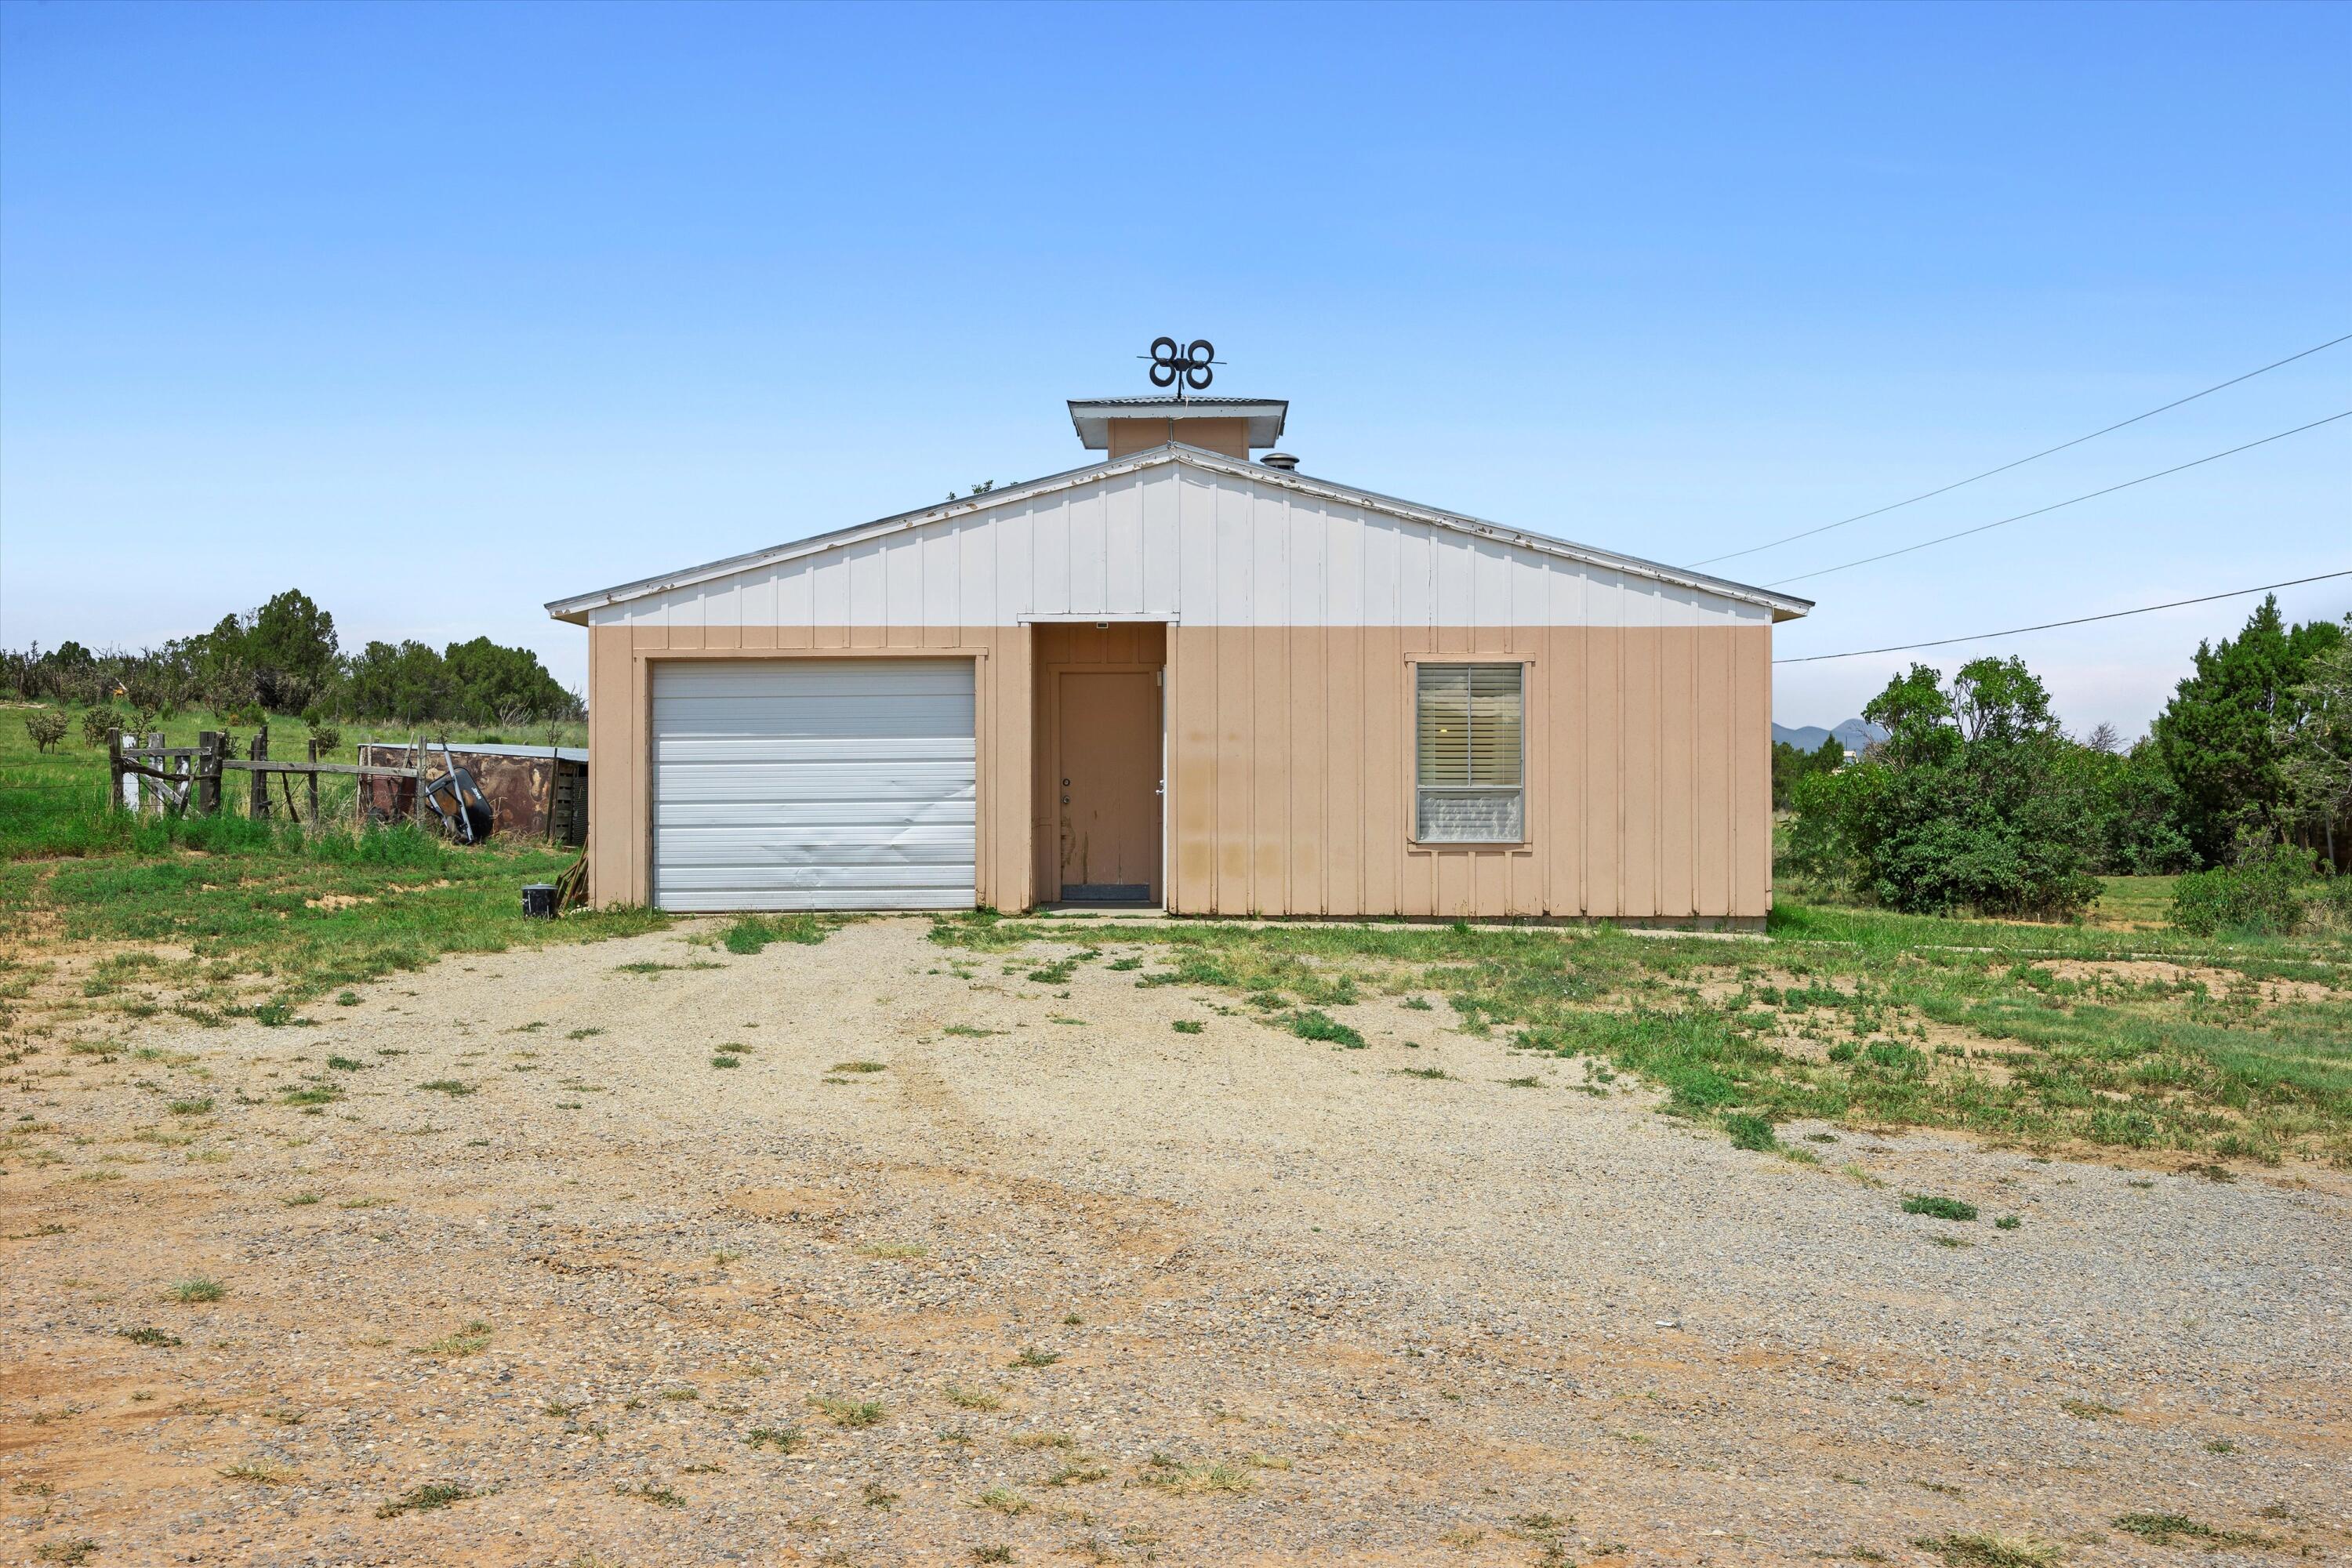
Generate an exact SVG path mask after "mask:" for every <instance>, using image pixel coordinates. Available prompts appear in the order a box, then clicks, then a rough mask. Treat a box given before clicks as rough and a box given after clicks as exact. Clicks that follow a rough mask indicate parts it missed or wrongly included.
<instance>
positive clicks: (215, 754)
mask: <svg viewBox="0 0 2352 1568" xmlns="http://www.w3.org/2000/svg"><path fill="white" fill-rule="evenodd" d="M193 804H194V806H195V809H196V815H197V816H219V815H220V805H221V738H220V731H218V730H199V731H196V798H195V800H194V802H193Z"/></svg>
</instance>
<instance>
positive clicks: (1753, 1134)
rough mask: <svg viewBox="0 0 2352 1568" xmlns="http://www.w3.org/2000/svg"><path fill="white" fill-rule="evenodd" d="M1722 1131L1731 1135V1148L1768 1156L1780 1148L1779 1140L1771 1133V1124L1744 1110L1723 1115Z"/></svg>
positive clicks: (1730, 1111)
mask: <svg viewBox="0 0 2352 1568" xmlns="http://www.w3.org/2000/svg"><path fill="white" fill-rule="evenodd" d="M1722 1121H1723V1130H1724V1131H1726V1132H1727V1133H1729V1134H1730V1135H1731V1146H1732V1147H1733V1148H1735V1149H1746V1150H1748V1151H1750V1152H1754V1153H1759V1154H1769V1153H1771V1152H1774V1151H1775V1150H1777V1149H1779V1148H1780V1138H1779V1136H1778V1135H1776V1134H1775V1133H1774V1132H1773V1131H1772V1123H1771V1122H1770V1121H1769V1120H1767V1119H1766V1118H1764V1117H1761V1116H1758V1115H1755V1114H1753V1113H1751V1112H1748V1111H1745V1110H1727V1111H1725V1112H1724V1113H1723V1117H1722Z"/></svg>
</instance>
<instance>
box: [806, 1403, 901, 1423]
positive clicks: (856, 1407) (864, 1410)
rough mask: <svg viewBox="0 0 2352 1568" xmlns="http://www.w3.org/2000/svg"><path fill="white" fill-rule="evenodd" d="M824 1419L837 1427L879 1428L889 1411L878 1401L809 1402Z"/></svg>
mask: <svg viewBox="0 0 2352 1568" xmlns="http://www.w3.org/2000/svg"><path fill="white" fill-rule="evenodd" d="M809 1403H810V1404H811V1405H815V1406H816V1407H817V1409H818V1410H819V1411H821V1412H822V1413H823V1414H824V1418H825V1419H826V1420H828V1421H830V1422H832V1423H833V1424H834V1425H835V1426H846V1427H851V1428H856V1427H861V1426H879V1425H880V1424H881V1421H882V1417H883V1416H885V1415H887V1414H888V1413H889V1412H888V1409H887V1407H886V1406H885V1405H883V1403H882V1402H881V1401H880V1400H878V1399H825V1398H816V1399H812V1400H810V1401H809Z"/></svg>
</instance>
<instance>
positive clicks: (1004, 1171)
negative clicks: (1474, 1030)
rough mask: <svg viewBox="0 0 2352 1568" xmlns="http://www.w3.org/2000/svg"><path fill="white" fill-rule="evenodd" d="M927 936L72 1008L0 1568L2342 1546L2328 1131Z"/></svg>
mask: <svg viewBox="0 0 2352 1568" xmlns="http://www.w3.org/2000/svg"><path fill="white" fill-rule="evenodd" d="M926 931H927V927H926V925H925V924H924V923H923V922H921V921H912V920H884V921H868V922H865V923H861V924H856V925H852V926H849V927H847V928H845V929H844V930H842V931H838V932H836V933H835V934H834V935H833V936H832V938H831V939H830V940H829V941H827V942H824V944H823V945H822V946H814V947H811V946H799V945H792V944H778V945H773V946H770V947H768V948H767V949H766V950H765V951H763V952H759V953H756V954H749V955H741V956H738V955H733V954H730V953H728V952H725V951H723V950H721V949H716V948H713V947H709V946H702V945H694V944H692V943H691V942H689V941H688V936H689V935H690V934H691V933H690V932H671V933H667V934H663V935H656V936H649V937H641V938H634V939H630V940H627V941H622V942H606V943H601V944H595V945H590V946H581V947H559V948H551V949H546V950H542V951H538V952H519V953H510V954H504V955H499V956H496V957H490V958H481V959H472V960H452V961H448V962H446V963H442V964H440V965H439V966H437V967H436V968H435V969H433V970H431V971H429V972H427V973H423V974H419V975H414V976H406V977H402V978H398V979H394V980H392V981H388V982H385V983H383V984H377V985H374V986H372V987H368V988H366V989H365V990H364V991H363V992H362V994H360V995H359V997H358V999H357V1005H347V1006H338V1005H333V1004H331V1003H322V1004H320V1005H314V1006H313V1007H312V1008H311V1009H310V1015H311V1016H312V1017H314V1018H315V1019H316V1024H315V1026H309V1027H299V1026H298V1027H281V1028H263V1027H260V1026H256V1025H253V1024H250V1023H246V1024H239V1025H237V1026H233V1027H230V1028H226V1029H201V1028H196V1027H194V1026H180V1025H177V1024H173V1026H171V1027H163V1026H162V1025H163V1024H164V1023H165V1022H167V1020H164V1019H156V1020H152V1021H151V1022H150V1023H149V1024H148V1025H146V1026H143V1032H142V1033H141V1034H140V1035H139V1036H138V1037H137V1038H136V1039H135V1040H133V1041H131V1044H132V1045H134V1046H137V1047H146V1048H147V1050H148V1052H149V1054H148V1055H147V1056H145V1057H144V1058H142V1057H141V1056H137V1055H133V1054H131V1053H129V1052H123V1053H118V1054H113V1055H102V1054H101V1055H90V1054H87V1053H85V1054H79V1055H68V1054H67V1053H65V1052H63V1051H62V1050H60V1049H59V1048H58V1047H57V1045H56V1044H55V1043H54V1042H52V1043H50V1045H49V1047H48V1048H47V1049H46V1050H45V1051H44V1052H43V1053H42V1054H41V1055H39V1056H37V1057H34V1058H30V1059H29V1060H28V1062H27V1064H26V1066H24V1067H22V1068H18V1069H17V1070H18V1071H19V1073H20V1074H21V1075H23V1076H21V1077H19V1078H18V1079H16V1080H15V1086H14V1087H13V1088H12V1089H11V1095H12V1098H13V1099H14V1100H16V1103H15V1104H13V1105H12V1106H11V1107H10V1108H9V1110H8V1114H9V1116H10V1117H11V1118H18V1119H19V1120H17V1121H16V1136H15V1137H14V1138H13V1139H12V1140H11V1141H10V1142H9V1144H8V1145H7V1147H8V1150H9V1152H7V1153H6V1154H5V1157H0V1165H4V1166H5V1175H0V1231H5V1234H6V1235H7V1237H9V1239H8V1240H6V1241H5V1243H0V1268H5V1277H6V1279H7V1280H8V1288H7V1289H6V1291H5V1300H0V1342H5V1347H6V1354H5V1363H6V1364H5V1370H4V1371H0V1477H5V1481H6V1484H7V1487H8V1488H9V1489H8V1490H6V1491H5V1495H0V1507H5V1521H6V1522H5V1529H0V1553H5V1554H8V1555H10V1556H12V1557H14V1558H18V1559H23V1560H28V1561H29V1560H33V1559H34V1558H35V1554H36V1552H38V1551H41V1550H44V1549H46V1550H47V1552H49V1560H51V1561H58V1560H71V1559H70V1557H69V1554H70V1553H71V1552H75V1551H79V1550H83V1548H82V1547H81V1546H80V1545H79V1543H80V1542H94V1543H95V1544H94V1546H91V1547H89V1548H88V1549H87V1558H86V1560H87V1561H88V1562H89V1563H96V1564H113V1563H443V1562H466V1563H534V1564H540V1563H543V1564H558V1563H583V1564H588V1563H612V1564H631V1565H635V1564H652V1563H734V1562H741V1563H763V1564H764V1563H875V1564H882V1563H971V1562H975V1561H982V1562H988V1561H999V1562H1014V1563H1045V1562H1051V1561H1072V1562H1084V1561H1088V1560H1090V1559H1091V1560H1093V1561H1098V1562H1105V1563H1109V1562H1118V1563H1129V1562H1134V1563H1140V1562H1146V1561H1151V1562H1159V1563H1463V1564H1482V1563H1544V1562H1550V1563H1567V1562H1594V1561H1601V1562H1609V1561H1619V1562H1666V1561H1671V1562H1678V1563H1786V1562H1792V1561H1798V1560H1822V1561H1832V1562H1840V1561H1843V1562H1864V1563H1873V1562H1895V1563H1934V1562H1947V1563H1953V1564H1955V1565H1956V1568H1968V1565H1969V1564H1973V1563H1991V1564H1999V1563H2003V1562H2018V1563H2024V1562H2030V1561H2037V1560H2043V1559H2041V1558H2040V1557H2039V1556H2038V1555H2037V1553H2038V1551H2039V1548H2038V1547H2037V1546H2036V1545H2035V1543H2037V1542H2038V1543H2046V1544H2047V1545H2048V1546H2050V1547H2052V1548H2054V1550H2055V1552H2056V1553H2057V1557H2056V1559H2055V1560H2057V1561H2061V1562H2064V1563H2126V1562H2128V1563H2172V1562H2189V1561H2197V1562H2207V1563H2210V1562H2260V1563H2272V1562H2284V1561H2286V1560H2288V1559H2291V1558H2293V1557H2294V1556H2295V1554H2296V1553H2297V1552H2298V1551H2305V1550H2307V1551H2309V1552H2316V1553H2317V1554H2319V1555H2322V1556H2327V1557H2340V1556H2341V1555H2342V1554H2343V1553H2344V1552H2346V1551H2347V1549H2352V1518H2347V1499H2352V1469H2347V1447H2352V1445H2347V1438H2352V1427H2347V1405H2352V1314H2348V1313H2347V1305H2348V1304H2352V1226H2347V1218H2352V1201H2348V1200H2352V1183H2347V1181H2346V1180H2345V1179H2344V1178H2343V1177H2342V1176H2341V1175H2339V1174H2330V1173H2302V1174H2299V1175H2285V1174H2267V1175H2266V1174H2264V1173H2260V1172H2255V1171H2247V1172H2242V1173H2240V1175H2239V1177H2238V1179H2235V1180H2231V1181H2220V1180H2212V1179H2208V1178H2206V1177H2203V1176H2199V1175H2194V1174H2168V1173H2152V1172H2146V1171H2140V1170H2124V1169H2116V1168H2111V1167H2108V1166H2104V1165H2095V1164H2077V1163H2064V1162H2058V1163H2052V1162H2048V1161H2042V1160H2036V1159H2032V1158H2029V1157H2027V1156H2026V1155H2025V1154H2023V1153H2021V1152H2004V1151H1998V1150H1992V1151H1988V1150H1979V1149H1977V1148H1974V1147H1972V1146H1969V1145H1968V1144H1966V1143H1964V1142H1959V1141H1958V1140H1954V1139H1950V1138H1945V1137H1932V1136H1925V1135H1874V1134H1869V1133H1858V1132H1853V1131H1843V1130H1825V1129H1816V1128H1809V1127H1803V1126H1799V1127H1795V1128H1790V1129H1784V1130H1783V1131H1784V1136H1786V1137H1787V1138H1788V1139H1789V1140H1790V1142H1792V1143H1794V1144H1796V1145H1798V1146H1801V1147H1803V1148H1806V1149H1809V1150H1811V1151H1812V1152H1815V1153H1816V1154H1817V1155H1818V1157H1819V1161H1820V1163H1819V1164H1817V1165H1807V1164H1802V1163H1796V1162H1792V1161H1790V1160H1788V1159H1785V1158H1781V1157H1780V1156H1777V1155H1773V1154H1767V1153H1751V1152H1742V1151H1739V1150H1737V1149H1734V1148H1731V1147H1729V1146H1728V1145H1727V1143H1726V1142H1724V1141H1723V1139H1722V1137H1721V1136H1720V1134H1719V1133H1716V1132H1714V1131H1703V1130H1698V1129H1695V1128H1691V1127H1687V1126H1685V1125H1683V1124H1681V1123H1678V1122H1676V1121H1673V1120H1671V1119H1668V1118H1666V1117H1664V1116H1661V1115H1658V1114H1657V1113H1656V1112H1655V1111H1654V1109H1653V1099H1652V1097H1651V1096H1649V1095H1648V1094H1646V1093H1644V1092H1643V1091H1641V1090H1639V1089H1636V1088H1634V1087H1633V1086H1631V1085H1629V1084H1628V1083H1626V1082H1625V1081H1623V1080H1618V1081H1617V1082H1615V1083H1612V1084H1597V1083H1596V1084H1588V1083H1586V1082H1585V1081H1584V1079H1583V1078H1582V1076H1581V1069H1580V1068H1579V1067H1577V1066H1576V1065H1574V1064H1570V1063H1563V1062H1559V1061H1557V1060H1553V1059H1549V1058H1543V1059H1540V1060H1538V1059H1535V1058H1525V1057H1520V1056H1516V1055H1514V1054H1513V1053H1512V1052H1510V1051H1509V1050H1508V1049H1507V1048H1506V1047H1504V1046H1503V1045H1502V1044H1501V1043H1500V1042H1499V1041H1494V1040H1486V1039H1478V1038H1473V1037H1468V1036H1465V1035H1464V1034H1462V1033H1459V1032H1457V1031H1456V1030H1455V1029H1454V1028H1453V1027H1452V1025H1453V1023H1454V1018H1453V1016H1452V1014H1451V1013H1450V1012H1449V1011H1448V1010H1446V1008H1445V1006H1444V1003H1443V1001H1442V1000H1441V1001H1439V1002H1438V1003H1437V1005H1436V1007H1435V1008H1434V1009H1433V1010H1426V1011H1424V1010H1416V1009H1414V1008H1412V1007H1409V1006H1406V1005H1400V1004H1399V1003H1398V1002H1397V1001H1395V1000H1391V999H1383V1000H1381V1001H1380V1002H1378V1003H1374V1004H1368V1005H1362V1006H1357V1007H1349V1008H1340V1009H1333V1011H1334V1012H1335V1013H1337V1014H1339V1015H1340V1016H1342V1017H1343V1019H1344V1020H1345V1021H1346V1022H1348V1023H1350V1024H1352V1025H1354V1026H1356V1027H1357V1028H1358V1029H1360V1030H1361V1031H1362V1033H1363V1034H1364V1035H1365V1036H1366V1037H1367V1038H1368V1040H1369V1042H1370V1043H1369V1045H1368V1046H1367V1047H1366V1048H1363V1049H1360V1050H1343V1049H1334V1048H1332V1047H1329V1046H1327V1045H1324V1044H1320V1043H1317V1042H1310V1041H1307V1040H1303V1039H1299V1038H1297V1037H1294V1036H1292V1035H1290V1034H1287V1033H1283V1032H1279V1031H1277V1030H1276V1029H1274V1028H1271V1027H1269V1026H1266V1025H1265V1023H1263V1022H1261V1021H1259V1020H1258V1019H1257V1018H1256V1017H1255V1016H1253V1015H1250V1014H1249V1013H1248V1011H1247V1009H1245V1008H1242V1007H1240V1006H1239V1005H1237V999H1236V998H1234V997H1233V996H1230V995H1226V994H1220V993H1214V992H1208V991H1201V990H1196V989H1192V988H1188V987H1183V986H1174V985H1160V986H1141V985H1139V984H1137V983H1138V981H1139V980H1140V979H1142V978H1143V977H1145V976H1147V975H1149V974H1150V973H1151V972H1152V971H1153V970H1154V969H1156V968H1158V967H1159V965H1158V964H1157V963H1156V962H1154V960H1153V958H1152V952H1151V950H1150V948H1148V947H1145V946H1140V945H1138V946H1134V947H1121V946H1119V945H1118V944H1116V943H1114V944H1113V945H1111V946H1110V947H1109V948H1108V949H1107V950H1106V952H1105V953H1104V958H1105V960H1110V959H1116V958H1118V957H1119V956H1120V955H1121V954H1132V955H1135V956H1138V957H1140V958H1141V959H1142V960H1143V961H1144V962H1143V963H1142V965H1141V966H1140V967H1129V968H1126V969H1115V968H1112V967H1111V966H1110V964H1109V963H1108V962H1096V963H1087V964H1083V965H1080V966H1078V967H1077V968H1076V970H1075V972H1074V973H1071V974H1070V976H1069V978H1068V979H1067V980H1066V982H1065V981H1056V980H1053V979H1048V980H1045V981H1038V980H1034V979H1031V978H1028V977H1027V976H1028V975H1029V974H1030V973H1032V972H1033V971H1034V970H1035V968H1036V967H1037V965H1038V963H1039V962H1040V961H1041V960H1042V959H1045V958H1048V957H1051V956H1053V955H1055V954H1056V953H1057V952H1066V951H1067V950H1066V949H1055V948H1050V947H1046V948H1037V949H1032V950H1028V951H1027V952H1025V953H1024V954H1017V955H1003V954H991V953H972V952H961V951H958V950H952V949H947V948H942V947H939V946H936V945H934V944H932V943H930V942H928V941H927V940H926ZM632 966H634V967H632ZM1179 1021H1181V1022H1183V1023H1186V1024H1188V1025H1193V1024H1196V1025H1198V1026H1199V1027H1198V1030H1197V1032H1180V1031H1179V1030H1178V1029H1177V1028H1176V1027H1175V1024H1176V1023H1177V1022H1179ZM329 1058H335V1060H337V1061H341V1062H344V1063H349V1064H353V1065H351V1066H345V1067H336V1066H332V1065H331V1064H330V1059H329ZM720 1061H729V1062H732V1063H733V1064H734V1065H731V1066H719V1065H714V1064H715V1063H716V1062H720ZM64 1068H70V1072H69V1073H68V1072H63V1071H62V1070H61V1069H64ZM1530 1075H1532V1081H1528V1079H1529V1077H1530ZM314 1083H315V1084H326V1085H329V1086H331V1088H332V1089H341V1091H342V1093H341V1098H339V1099H334V1100H331V1101H329V1102H327V1103H322V1104H314V1105H310V1106H305V1105H302V1104H299V1103H296V1104H289V1103H285V1102H284V1100H285V1097H286V1095H287V1092H288V1091H289V1090H299V1089H304V1088H305V1087H308V1086H310V1085H313V1084H314ZM427 1085H441V1086H443V1087H440V1088H430V1087H421V1086H427ZM310 1098H313V1099H323V1098H324V1097H323V1096H320V1095H313V1096H311V1097H310ZM206 1101H209V1102H210V1103H209V1105H206V1104H205V1102H206ZM174 1106H176V1107H177V1108H178V1109H177V1110H176V1111H175V1110H173V1109H172V1108H173V1107H174ZM26 1118H28V1119H29V1120H23V1119H26ZM1813 1132H1820V1133H1822V1135H1823V1138H1822V1141H1813V1140H1809V1139H1808V1137H1807V1134H1809V1133H1813ZM80 1140H87V1142H81V1141H80ZM1828 1140H1833V1141H1828ZM1906 1193H1929V1194H1941V1195H1948V1196H1951V1197H1956V1198H1959V1199H1963V1200H1965V1201H1967V1202H1968V1203H1970V1204H1973V1205H1976V1206H1977V1208H1978V1209H1979V1212H1980V1216H1981V1217H1980V1218H1979V1219H1978V1220H1976V1221H1974V1222H1966V1223H1962V1222H1954V1221H1948V1220H1943V1219H1938V1218H1936V1217H1933V1216H1931V1215H1919V1214H1908V1213H1906V1212H1904V1209H1903V1207H1902V1205H1901V1199H1902V1197H1903V1196H1904V1194H1906ZM2009 1215H2014V1216H2016V1218H2017V1222H2018V1223H2017V1224H2016V1225H2015V1226H2013V1227H2011V1228H2002V1227H2000V1226H1996V1225H1995V1224H1994V1223H1993V1222H1994V1221H1995V1220H1996V1219H1997V1218H2000V1217H2002V1216H2009ZM49 1226H64V1227H65V1228H64V1229H63V1230H62V1231H51V1230H47V1228H46V1227H49ZM194 1279H208V1280H211V1281H215V1282H216V1283H217V1284H218V1285H219V1286H220V1287H221V1288H222V1293H221V1295H220V1297H219V1299H218V1300H193V1301H183V1300H177V1299H175V1297H174V1293H173V1292H174V1288H175V1287H176V1286H179V1285H181V1284H182V1283H183V1282H185V1281H190V1280H194ZM194 1294H197V1295H199V1296H201V1295H203V1294H205V1292H204V1291H202V1290H201V1289H199V1290H197V1291H195V1292H194ZM142 1330H154V1331H158V1333H157V1334H154V1335H142V1336H141V1337H142V1338H144V1339H148V1340H151V1341H152V1340H154V1339H156V1338H158V1337H159V1336H160V1337H161V1338H163V1339H164V1340H177V1341H178V1343H168V1342H163V1343H155V1342H150V1343H141V1342H136V1341H134V1340H133V1339H131V1338H129V1337H125V1336H126V1335H129V1334H132V1333H135V1332H137V1331H142ZM225 1472H235V1473H225ZM436 1488H438V1489H439V1490H434V1489H436ZM420 1489H424V1490H420ZM458 1493H465V1494H470V1495H465V1496H459V1495H457V1494H458ZM2118 1521H2125V1522H2124V1523H2122V1524H2120V1525H2119V1524H2118ZM2200 1532H2201V1533H2200ZM2000 1552H2022V1553H2023V1555H2017V1556H2011V1557H2003V1556H2000V1555H1999V1554H1998V1553H2000ZM1070 1553H1075V1555H1066V1554H1070ZM1972 1553H1973V1555H1972Z"/></svg>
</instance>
